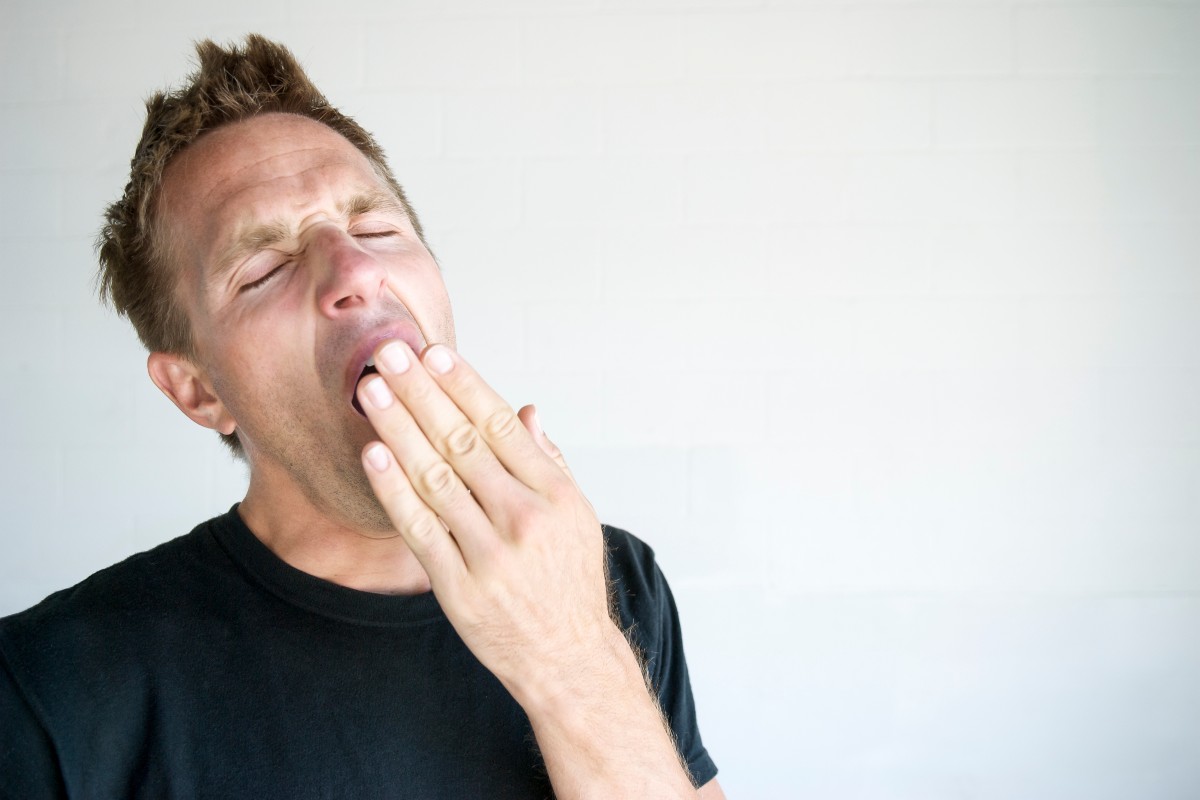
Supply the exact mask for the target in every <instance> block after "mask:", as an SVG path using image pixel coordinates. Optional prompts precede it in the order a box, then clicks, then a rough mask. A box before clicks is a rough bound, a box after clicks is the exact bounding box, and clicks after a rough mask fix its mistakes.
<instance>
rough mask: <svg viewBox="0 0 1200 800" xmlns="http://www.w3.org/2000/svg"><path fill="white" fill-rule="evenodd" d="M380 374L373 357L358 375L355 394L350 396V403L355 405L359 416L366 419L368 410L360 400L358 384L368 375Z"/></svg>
mask: <svg viewBox="0 0 1200 800" xmlns="http://www.w3.org/2000/svg"><path fill="white" fill-rule="evenodd" d="M378 374H379V370H377V369H375V359H374V358H372V359H370V360H369V361H367V365H366V366H365V367H363V369H362V372H361V373H359V375H358V380H356V381H355V382H354V386H355V390H354V394H352V395H351V396H350V405H352V406H354V410H355V411H357V412H358V414H359V416H361V417H363V418H364V419H366V416H367V415H366V412H364V411H363V407H362V404H361V403H359V402H358V385H359V384H360V383H362V379H363V378H365V377H366V376H368V375H378Z"/></svg>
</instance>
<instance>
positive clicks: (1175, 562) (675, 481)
mask: <svg viewBox="0 0 1200 800" xmlns="http://www.w3.org/2000/svg"><path fill="white" fill-rule="evenodd" d="M343 5H344V4H340V3H328V2H312V1H311V0H256V2H232V1H231V0H209V2H200V3H164V2H162V1H161V0H107V2H103V3H100V2H96V3H82V2H53V3H50V2H46V3H39V2H33V1H32V0H29V1H28V2H25V1H23V0H22V1H14V0H3V2H0V12H2V13H0V25H2V26H3V32H2V33H0V182H2V184H3V194H2V199H0V202H2V205H0V253H2V263H0V269H2V270H3V280H2V284H0V285H3V287H4V291H3V293H2V294H0V306H2V313H0V374H2V375H3V376H4V377H3V384H2V390H0V413H2V417H0V418H2V419H3V421H4V426H3V431H2V432H0V469H3V475H4V480H3V482H2V485H0V502H2V504H3V510H4V523H3V533H2V534H0V613H7V612H11V611H15V610H17V609H19V608H22V607H24V606H26V605H28V604H31V603H33V602H35V601H36V600H38V599H40V598H41V597H42V596H44V595H45V594H46V593H48V592H49V591H51V590H53V589H56V588H60V587H61V586H63V585H66V584H68V583H71V582H74V581H76V580H78V579H80V578H82V577H84V576H85V575H87V574H88V573H89V572H91V571H92V570H95V569H97V568H99V567H101V566H104V565H106V564H108V563H110V562H112V561H114V560H117V559H119V558H121V557H123V556H124V555H126V554H128V553H130V552H133V551H135V550H137V549H142V548H145V547H148V546H150V545H153V544H154V543H156V542H159V541H162V540H165V539H167V538H170V537H173V536H175V535H178V534H180V533H183V532H185V531H186V530H188V529H189V528H190V527H191V526H192V525H193V524H194V523H196V522H197V521H199V520H201V519H203V518H205V517H207V516H209V515H211V514H214V513H217V512H220V511H223V510H225V509H226V508H228V506H229V505H230V504H232V503H233V502H235V501H236V500H237V499H238V498H239V496H240V491H241V490H242V486H243V483H244V476H243V475H242V472H241V469H240V468H239V467H238V466H236V465H235V464H233V463H231V462H230V460H229V459H228V457H227V456H226V455H225V453H224V451H223V450H222V449H220V448H219V446H218V444H217V442H216V440H215V438H214V437H213V436H211V435H210V434H208V433H207V432H206V431H202V430H201V429H199V428H195V427H193V426H191V424H190V423H188V422H187V421H186V420H184V419H183V418H182V417H181V416H180V415H179V414H178V413H177V412H176V411H175V410H174V408H173V407H171V406H170V405H169V404H168V403H167V402H166V401H165V400H164V399H162V398H161V397H160V396H158V395H157V392H156V390H154V389H153V387H152V386H151V385H150V383H149V381H148V380H147V379H146V378H145V375H144V368H143V362H144V356H143V354H142V352H141V351H140V349H139V347H138V345H137V344H136V342H135V340H134V337H133V335H132V333H131V332H130V331H129V330H128V329H127V326H126V325H125V324H124V323H123V322H122V321H120V320H117V319H116V318H115V317H113V316H112V315H111V314H110V313H108V312H106V311H104V310H102V309H100V308H98V307H97V305H96V303H95V301H94V298H93V294H92V288H91V277H92V272H93V269H94V266H93V265H94V260H93V257H92V253H91V245H90V242H91V239H92V237H93V235H94V233H95V231H96V229H97V225H98V215H99V212H100V210H101V208H102V206H103V205H104V204H105V203H106V202H108V201H110V200H112V199H114V198H115V197H116V196H117V194H118V193H119V191H120V189H121V187H122V186H123V184H124V172H123V170H124V167H125V165H126V164H127V162H128V159H129V156H130V155H131V154H132V150H133V146H134V143H135V141H136V138H137V134H138V132H139V130H140V125H141V110H140V100H141V98H143V97H144V96H145V95H146V94H147V93H148V92H149V91H151V90H152V89H154V88H157V87H159V86H161V85H163V84H165V83H168V82H171V81H177V80H179V79H180V78H181V77H182V75H183V74H184V73H185V72H186V71H187V69H188V50H189V44H188V42H189V40H190V39H192V38H196V37H201V36H213V37H217V38H223V39H227V38H231V37H233V36H236V35H239V34H241V33H243V32H246V31H249V30H258V31H262V32H264V33H266V34H268V35H272V36H275V37H278V38H281V39H282V40H284V41H285V42H287V43H289V44H290V46H291V47H292V48H293V49H294V50H295V51H296V52H297V54H298V55H299V56H300V57H301V59H302V60H303V61H304V62H305V63H306V64H307V65H309V67H310V69H311V72H312V74H313V76H314V77H315V79H316V80H317V82H318V84H319V85H321V86H322V87H323V88H324V89H325V91H326V93H327V94H328V95H329V96H330V97H331V98H332V99H333V100H334V101H335V102H336V103H338V104H339V105H341V106H342V107H343V108H345V109H346V110H348V111H350V112H351V113H353V114H355V115H356V116H357V117H359V118H360V120H361V121H362V122H363V123H364V124H365V125H366V126H367V127H368V128H370V129H372V130H375V131H376V132H377V133H378V134H379V136H380V137H381V139H382V141H383V142H384V144H385V145H386V146H387V148H388V150H389V152H390V153H391V155H392V160H393V166H394V168H395V170H396V172H397V174H398V175H399V176H400V178H401V181H402V182H404V183H405V184H406V185H407V187H408V188H409V190H410V192H411V196H412V198H413V200H414V202H415V204H416V206H417V208H418V209H419V211H420V212H421V214H422V216H423V218H424V221H425V223H426V225H427V227H428V230H429V234H430V237H431V241H432V243H433V245H434V248H435V250H436V252H437V253H438V255H439V257H440V259H441V261H442V263H443V265H444V268H445V271H446V275H447V280H448V282H449V284H450V288H451V291H452V293H453V296H454V297H455V299H456V309H457V314H458V318H459V325H460V344H461V347H462V350H463V352H464V354H466V355H467V356H468V358H470V359H472V360H473V361H474V362H475V363H476V364H477V365H478V366H479V367H480V368H481V369H482V370H483V371H484V373H485V374H486V375H489V376H490V377H491V378H492V381H493V383H494V384H495V385H497V386H498V387H500V388H501V389H502V391H503V392H504V393H505V394H506V396H508V397H509V398H510V399H511V400H512V401H513V402H514V403H524V402H529V401H536V402H538V403H539V405H540V406H541V407H542V409H543V416H544V419H545V421H546V423H547V427H548V429H549V432H550V434H551V435H552V436H554V437H555V438H556V439H557V440H558V442H559V443H560V444H561V445H562V446H564V448H565V449H566V450H567V452H568V456H569V457H570V459H571V461H572V462H573V464H574V466H575V468H576V471H577V473H578V475H579V477H580V479H581V481H582V482H583V485H584V486H585V488H587V489H588V490H589V492H590V495H591V497H592V498H593V499H594V501H595V502H596V504H597V506H598V508H600V509H601V511H602V512H603V515H604V516H605V518H606V519H608V520H609V521H611V522H613V523H616V524H621V525H624V526H627V527H629V528H631V529H633V530H634V531H635V532H637V533H639V534H641V535H642V536H643V537H644V538H646V539H648V540H649V541H650V542H651V543H652V544H653V545H654V546H655V547H656V548H657V550H658V552H659V554H660V557H661V560H662V562H663V563H664V564H665V566H666V570H667V572H668V575H670V576H671V578H672V580H673V583H674V586H675V588H676V591H677V594H678V598H679V601H680V605H681V607H682V609H683V613H684V615H685V624H686V634H687V639H688V652H689V655H690V659H691V664H692V669H693V678H694V683H695V688H696V691H697V696H698V698H699V703H700V706H699V711H700V715H701V723H702V726H703V730H704V733H705V738H706V740H707V742H708V744H709V746H710V749H711V751H712V753H713V755H714V757H715V758H716V760H717V761H718V763H719V765H720V766H721V768H722V773H721V780H722V783H723V784H724V785H725V786H726V788H727V790H728V791H729V793H730V795H731V796H733V797H739V798H781V797H803V798H846V799H852V798H872V799H874V798H906V799H913V800H916V799H918V798H919V799H920V800H927V799H929V798H934V799H940V798H978V799H983V798H1005V799H1008V798H1022V799H1023V800H1037V799H1039V798H1045V799H1046V800H1062V799H1064V798H1068V799H1069V798H1087V799H1088V800H1104V799H1105V798H1139V800H1147V799H1150V800H1158V799H1160V798H1161V799H1163V800H1165V799H1166V798H1185V797H1187V798H1193V797H1196V796H1200V636H1198V632H1200V414H1198V410H1200V357H1198V356H1197V355H1196V345H1197V342H1198V341H1200V313H1197V312H1198V311H1200V307H1198V304H1197V301H1198V300H1200V258H1198V256H1200V224H1198V223H1200V88H1198V87H1200V83H1198V79H1200V46H1198V45H1197V42H1200V6H1197V5H1196V4H1195V3H1184V2H1177V3H1176V2H1132V1H1131V2H1032V1H1031V2H921V3H915V2H913V3H907V2H887V1H886V0H878V1H877V2H861V3H842V4H837V3H817V2H813V3H807V2H765V1H763V0H760V1H759V2H754V1H753V0H744V1H742V2H738V0H709V1H708V2H685V0H675V1H674V2H672V1H671V0H637V1H636V2H635V1H634V0H626V1H624V2H623V1H622V0H590V1H589V0H580V1H577V2H549V0H543V1H542V2H538V0H505V2H502V3H500V2H497V3H491V2H485V1H484V0H474V2H470V0H458V1H457V2H440V3H439V2H434V0H425V1H424V2H421V1H419V0H407V1H405V2H399V1H398V0H360V2H357V3H354V4H352V6H348V7H345V8H342V6H343Z"/></svg>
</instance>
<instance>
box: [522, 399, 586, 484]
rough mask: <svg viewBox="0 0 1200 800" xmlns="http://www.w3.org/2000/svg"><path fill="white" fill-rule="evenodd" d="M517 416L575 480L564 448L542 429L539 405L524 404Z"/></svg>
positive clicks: (540, 444) (548, 453)
mask: <svg viewBox="0 0 1200 800" xmlns="http://www.w3.org/2000/svg"><path fill="white" fill-rule="evenodd" d="M517 418H518V419H520V420H521V424H522V425H524V426H525V430H527V431H529V435H530V437H532V438H533V441H534V443H535V444H536V445H537V446H538V448H539V449H540V450H541V451H542V452H543V453H545V454H546V455H548V456H550V458H552V459H554V463H555V464H558V467H559V469H561V470H562V471H563V472H565V473H566V474H567V475H568V476H569V477H570V478H571V480H572V481H574V480H575V476H574V475H572V474H571V468H570V467H568V466H567V460H566V458H564V457H563V454H562V450H559V449H558V446H557V445H556V444H554V442H552V441H550V439H549V437H547V436H546V432H545V431H544V430H542V421H541V418H540V417H539V416H538V413H537V407H536V406H532V405H528V406H524V407H523V408H522V409H521V410H520V411H518V412H517Z"/></svg>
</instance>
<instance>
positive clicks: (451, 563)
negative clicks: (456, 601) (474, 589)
mask: <svg viewBox="0 0 1200 800" xmlns="http://www.w3.org/2000/svg"><path fill="white" fill-rule="evenodd" d="M362 462H363V469H364V470H365V471H366V473H367V480H368V481H369V482H370V484H371V489H372V491H374V492H375V496H376V497H378V498H379V502H380V504H381V505H382V506H383V508H384V510H385V511H386V512H387V514H388V517H389V518H390V519H391V521H392V525H394V526H395V528H396V530H397V531H399V533H400V535H401V536H402V537H404V541H405V543H406V544H407V545H408V547H409V549H410V550H412V551H413V555H415V556H416V557H417V560H418V561H420V562H421V566H423V567H424V568H425V572H426V573H427V574H428V575H429V581H430V583H431V584H432V585H433V586H434V588H435V589H436V588H438V586H439V585H446V584H447V582H452V581H454V580H455V579H456V578H457V577H459V576H460V575H462V574H463V573H464V572H465V571H466V565H465V563H464V561H463V557H462V552H461V551H460V550H459V548H458V544H457V543H456V542H455V541H454V538H453V537H452V536H451V534H450V532H449V531H448V530H447V529H446V527H445V526H443V525H442V523H441V521H440V520H439V519H438V516H437V515H436V514H434V513H433V511H431V510H430V508H429V506H428V505H426V504H425V502H424V501H423V500H422V499H421V497H420V495H418V494H417V492H416V490H415V489H414V488H413V486H412V483H411V482H410V481H409V479H408V476H407V475H405V473H404V470H402V469H401V468H400V465H399V464H398V463H397V461H396V458H395V456H394V455H393V453H392V451H391V450H390V449H388V447H387V445H385V444H383V443H382V442H371V443H370V444H368V445H367V446H366V447H364V448H363V452H362Z"/></svg>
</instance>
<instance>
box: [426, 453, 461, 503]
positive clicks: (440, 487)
mask: <svg viewBox="0 0 1200 800" xmlns="http://www.w3.org/2000/svg"><path fill="white" fill-rule="evenodd" d="M421 486H422V487H423V488H424V489H425V492H426V494H427V495H428V496H429V497H433V498H447V497H449V496H450V495H451V494H452V493H453V492H454V489H455V488H456V487H457V486H458V476H457V475H455V474H454V469H453V468H452V467H451V466H450V465H449V464H447V463H446V462H445V461H439V462H438V463H436V464H433V465H432V466H430V467H428V468H426V469H425V470H424V471H423V472H422V473H421Z"/></svg>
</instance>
